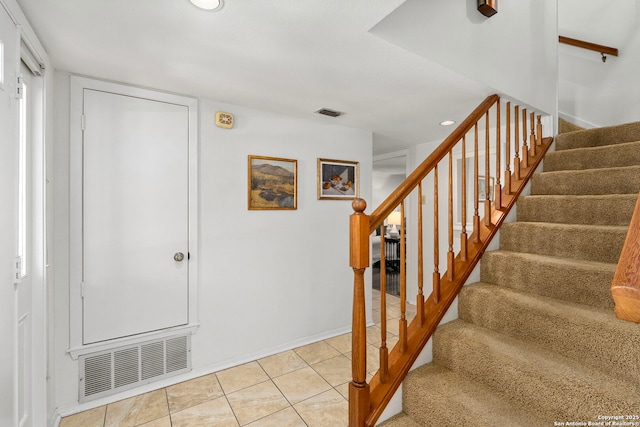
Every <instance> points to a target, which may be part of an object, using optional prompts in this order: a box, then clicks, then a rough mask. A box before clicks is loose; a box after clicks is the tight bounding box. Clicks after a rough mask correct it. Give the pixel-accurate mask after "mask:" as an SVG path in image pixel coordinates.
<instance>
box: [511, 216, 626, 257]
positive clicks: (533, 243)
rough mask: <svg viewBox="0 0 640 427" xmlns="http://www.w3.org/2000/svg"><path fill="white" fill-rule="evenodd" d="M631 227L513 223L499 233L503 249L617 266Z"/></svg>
mask: <svg viewBox="0 0 640 427" xmlns="http://www.w3.org/2000/svg"><path fill="white" fill-rule="evenodd" d="M627 230H628V227H624V226H614V225H582V224H552V223H546V222H511V223H507V224H503V226H502V227H501V230H500V248H501V249H503V250H507V251H513V252H516V251H518V252H527V253H533V254H539V255H550V256H556V257H561V258H572V259H581V260H587V261H597V262H606V263H617V262H618V258H619V257H620V252H621V251H622V246H623V244H624V239H625V237H626V234H627Z"/></svg>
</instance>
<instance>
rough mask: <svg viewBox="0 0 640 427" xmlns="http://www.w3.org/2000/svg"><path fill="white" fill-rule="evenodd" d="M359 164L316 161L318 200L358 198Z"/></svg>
mask: <svg viewBox="0 0 640 427" xmlns="http://www.w3.org/2000/svg"><path fill="white" fill-rule="evenodd" d="M359 166H360V164H359V163H358V162H350V161H348V160H331V159H318V199H333V200H340V199H346V200H350V199H355V198H356V197H358V196H359V185H360V169H359Z"/></svg>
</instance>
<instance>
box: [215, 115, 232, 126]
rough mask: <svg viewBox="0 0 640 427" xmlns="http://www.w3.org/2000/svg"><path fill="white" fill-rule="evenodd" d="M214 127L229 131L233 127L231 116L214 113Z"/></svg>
mask: <svg viewBox="0 0 640 427" xmlns="http://www.w3.org/2000/svg"><path fill="white" fill-rule="evenodd" d="M216 126H219V127H221V128H225V129H231V128H232V127H233V114H231V113H225V112H222V111H218V112H217V113H216Z"/></svg>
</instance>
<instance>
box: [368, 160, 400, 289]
mask: <svg viewBox="0 0 640 427" xmlns="http://www.w3.org/2000/svg"><path fill="white" fill-rule="evenodd" d="M407 163H408V153H407V150H402V151H398V152H394V153H388V154H382V155H378V156H374V158H373V168H372V200H371V201H372V205H371V207H372V209H374V208H376V207H377V206H379V205H380V203H382V202H383V201H384V200H385V199H386V198H387V197H388V196H389V195H390V194H391V193H392V192H393V191H394V190H395V189H396V188H398V185H400V183H402V181H404V180H405V178H406V177H407ZM390 230H391V225H389V224H387V221H385V225H383V226H381V227H380V228H379V229H378V230H376V232H375V233H373V234H372V236H371V277H372V287H373V289H375V290H380V265H381V262H380V261H381V259H380V256H381V255H380V254H381V242H380V234H384V235H385V248H384V249H385V250H384V254H385V263H384V264H385V269H386V280H387V281H386V291H387V293H388V294H390V295H395V296H399V295H400V239H399V238H398V236H396V235H395V234H394V233H390Z"/></svg>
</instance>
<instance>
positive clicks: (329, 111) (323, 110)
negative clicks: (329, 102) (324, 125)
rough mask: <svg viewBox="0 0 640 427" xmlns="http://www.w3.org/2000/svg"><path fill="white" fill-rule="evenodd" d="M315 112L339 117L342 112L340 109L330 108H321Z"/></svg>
mask: <svg viewBox="0 0 640 427" xmlns="http://www.w3.org/2000/svg"><path fill="white" fill-rule="evenodd" d="M316 113H318V114H322V115H323V116H329V117H339V116H341V115H343V114H344V113H342V112H340V111H336V110H332V109H330V108H321V109H319V110H318V111H316Z"/></svg>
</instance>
